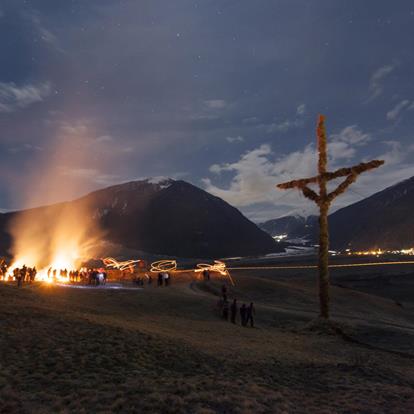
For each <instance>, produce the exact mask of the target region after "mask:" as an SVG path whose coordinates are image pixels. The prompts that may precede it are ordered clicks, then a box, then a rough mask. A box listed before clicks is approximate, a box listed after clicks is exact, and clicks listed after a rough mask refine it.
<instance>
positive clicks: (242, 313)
mask: <svg viewBox="0 0 414 414" xmlns="http://www.w3.org/2000/svg"><path fill="white" fill-rule="evenodd" d="M246 318H247V307H246V304H245V303H243V305H242V306H241V308H240V319H241V324H242V326H246V323H247V319H246Z"/></svg>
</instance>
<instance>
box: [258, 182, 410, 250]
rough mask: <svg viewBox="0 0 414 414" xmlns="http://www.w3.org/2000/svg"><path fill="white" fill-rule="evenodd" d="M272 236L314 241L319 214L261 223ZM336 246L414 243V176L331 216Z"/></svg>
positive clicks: (332, 240) (385, 246)
mask: <svg viewBox="0 0 414 414" xmlns="http://www.w3.org/2000/svg"><path fill="white" fill-rule="evenodd" d="M259 226H260V228H262V229H263V230H265V231H267V232H268V233H269V234H271V235H272V236H275V235H276V234H282V233H285V234H287V239H298V238H305V239H309V241H310V243H315V242H316V241H317V237H318V225H317V217H315V216H310V217H309V218H307V219H304V218H303V217H302V218H301V217H295V216H288V217H282V218H279V219H275V220H269V221H267V222H265V223H262V224H260V225H259ZM329 230H330V245H331V247H332V248H333V249H338V250H340V249H346V248H351V249H352V250H367V249H372V248H382V249H401V248H407V247H413V246H414V177H411V178H409V179H407V180H404V181H402V182H400V183H398V184H395V185H393V186H391V187H388V188H386V189H385V190H383V191H380V192H378V193H375V194H374V195H372V196H370V197H367V198H365V199H363V200H361V201H359V202H357V203H354V204H351V205H349V206H347V207H344V208H342V209H340V210H338V211H336V212H335V213H333V214H331V215H330V216H329Z"/></svg>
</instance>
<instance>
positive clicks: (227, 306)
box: [223, 300, 229, 321]
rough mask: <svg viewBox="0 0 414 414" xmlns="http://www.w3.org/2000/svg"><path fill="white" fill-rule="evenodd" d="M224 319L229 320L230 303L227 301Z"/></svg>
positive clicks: (224, 303) (224, 308)
mask: <svg viewBox="0 0 414 414" xmlns="http://www.w3.org/2000/svg"><path fill="white" fill-rule="evenodd" d="M223 319H224V320H226V321H228V320H229V302H228V301H227V300H224V301H223Z"/></svg>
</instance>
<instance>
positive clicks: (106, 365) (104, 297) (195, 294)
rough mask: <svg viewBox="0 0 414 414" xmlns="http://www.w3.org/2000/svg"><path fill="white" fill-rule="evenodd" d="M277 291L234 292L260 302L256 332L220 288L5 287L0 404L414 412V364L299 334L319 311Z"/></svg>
mask: <svg viewBox="0 0 414 414" xmlns="http://www.w3.org/2000/svg"><path fill="white" fill-rule="evenodd" d="M251 280H254V284H252V282H251ZM276 286H277V288H278V289H282V288H281V285H280V284H275V285H274V286H272V284H271V283H270V282H269V281H268V280H262V281H261V280H260V279H250V278H248V277H246V278H245V279H242V280H240V283H239V284H238V286H237V289H235V290H234V291H233V293H234V294H237V295H238V297H240V298H241V299H243V300H246V301H247V300H248V299H250V298H251V297H254V299H255V301H256V305H257V311H258V326H259V328H255V329H250V328H242V327H240V326H233V325H231V324H229V323H226V322H224V321H221V320H219V319H218V318H217V316H216V315H215V313H214V305H215V302H216V299H217V298H216V297H215V296H214V292H215V291H217V290H218V288H219V286H217V285H215V284H211V285H210V286H209V287H208V288H207V289H205V286H203V284H202V283H201V284H193V285H192V286H191V287H189V284H188V283H184V284H180V285H175V286H171V287H170V288H167V289H165V288H155V287H154V288H150V289H144V290H143V291H103V290H100V291H80V290H75V289H67V288H57V287H48V286H40V285H35V286H32V287H25V288H24V289H21V290H18V289H17V288H15V287H12V286H5V285H1V286H0V312H1V313H0V314H1V336H0V363H1V370H0V411H1V413H56V412H63V413H70V412H76V413H98V412H102V413H104V412H108V413H109V412H122V413H128V412H131V413H132V412H140V413H200V414H201V413H205V414H207V413H279V412H280V413H283V412H286V413H295V412H303V413H313V412H314V413H336V412H337V413H349V412H364V413H380V412H384V413H385V412H393V413H398V412H401V413H409V412H412V411H413V408H414V387H413V386H414V369H413V368H412V360H409V359H406V358H403V357H400V356H397V355H392V354H389V353H387V352H380V351H373V350H368V349H366V348H364V347H361V346H359V345H357V344H351V343H347V342H344V341H343V339H342V338H340V337H338V336H335V335H324V334H320V333H318V332H312V331H310V330H306V329H298V328H300V327H303V326H306V324H307V323H308V322H309V320H310V319H311V318H312V317H313V314H312V312H311V311H310V310H309V313H308V314H306V313H300V312H299V311H298V310H297V309H301V306H302V307H303V306H305V305H306V303H307V302H305V305H303V304H302V303H301V301H300V299H298V301H297V303H293V302H292V301H293V299H292V298H290V299H289V305H290V306H291V307H293V308H295V309H296V310H295V309H294V310H290V311H289V312H288V311H283V309H279V306H281V302H279V301H276V302H275V303H273V305H274V307H272V303H271V291H272V289H273V293H274V296H275V297H283V296H284V293H283V292H281V291H278V292H276V290H275V289H276ZM286 288H289V287H286ZM291 289H293V290H297V291H298V293H297V295H298V297H299V298H300V297H302V296H303V295H306V292H305V291H303V290H298V288H297V287H295V286H293V287H291ZM287 293H288V290H287V291H286V292H285V294H286V295H287ZM261 295H262V296H263V299H264V301H263V303H261V302H260V297H261ZM286 300H287V299H286ZM309 302H310V303H312V302H313V299H309ZM281 307H282V308H283V306H281ZM357 328H358V329H359V330H363V327H360V326H358V327H357Z"/></svg>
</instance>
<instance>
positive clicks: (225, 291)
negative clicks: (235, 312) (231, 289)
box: [221, 285, 227, 301]
mask: <svg viewBox="0 0 414 414" xmlns="http://www.w3.org/2000/svg"><path fill="white" fill-rule="evenodd" d="M221 296H222V297H223V300H224V301H226V300H227V287H226V285H223V286H222V287H221Z"/></svg>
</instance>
